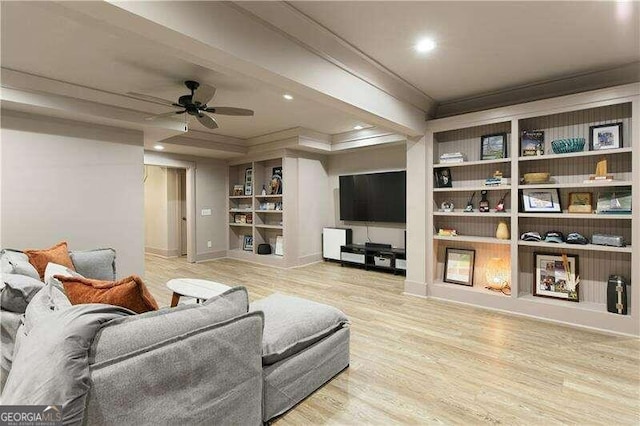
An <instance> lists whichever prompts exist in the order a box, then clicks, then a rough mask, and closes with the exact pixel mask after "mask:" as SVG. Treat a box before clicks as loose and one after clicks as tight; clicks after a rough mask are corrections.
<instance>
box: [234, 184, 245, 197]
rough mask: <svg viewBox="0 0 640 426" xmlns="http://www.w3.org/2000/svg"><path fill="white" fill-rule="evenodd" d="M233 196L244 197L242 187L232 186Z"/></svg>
mask: <svg viewBox="0 0 640 426" xmlns="http://www.w3.org/2000/svg"><path fill="white" fill-rule="evenodd" d="M233 195H234V196H238V195H244V186H243V185H233Z"/></svg>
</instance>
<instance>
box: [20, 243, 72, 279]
mask: <svg viewBox="0 0 640 426" xmlns="http://www.w3.org/2000/svg"><path fill="white" fill-rule="evenodd" d="M24 253H25V254H26V255H27V256H28V257H29V263H31V264H32V265H33V266H34V267H35V268H36V270H37V271H38V275H39V276H40V280H44V271H45V269H46V268H47V265H48V264H49V262H53V263H57V264H59V265H64V266H66V267H67V268H69V269H73V270H75V268H74V267H73V262H71V257H69V250H68V249H67V242H66V241H62V242H59V243H58V244H56V245H55V246H53V247H51V248H48V249H44V250H25V251H24Z"/></svg>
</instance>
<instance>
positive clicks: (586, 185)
mask: <svg viewBox="0 0 640 426" xmlns="http://www.w3.org/2000/svg"><path fill="white" fill-rule="evenodd" d="M631 184H632V182H631V181H628V180H614V181H610V182H602V181H600V182H598V181H596V182H594V183H584V182H578V183H539V184H524V185H520V186H518V188H519V189H532V188H533V189H537V188H540V189H542V188H599V187H606V186H631Z"/></svg>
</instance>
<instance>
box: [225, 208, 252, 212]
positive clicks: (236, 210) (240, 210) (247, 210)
mask: <svg viewBox="0 0 640 426" xmlns="http://www.w3.org/2000/svg"><path fill="white" fill-rule="evenodd" d="M251 212H252V210H251V209H229V213H251Z"/></svg>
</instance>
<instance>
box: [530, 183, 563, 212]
mask: <svg viewBox="0 0 640 426" xmlns="http://www.w3.org/2000/svg"><path fill="white" fill-rule="evenodd" d="M521 201H522V211H523V212H525V213H562V208H561V206H560V193H559V191H558V188H549V189H541V188H540V189H523V190H522V196H521Z"/></svg>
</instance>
